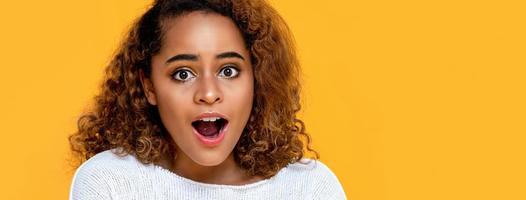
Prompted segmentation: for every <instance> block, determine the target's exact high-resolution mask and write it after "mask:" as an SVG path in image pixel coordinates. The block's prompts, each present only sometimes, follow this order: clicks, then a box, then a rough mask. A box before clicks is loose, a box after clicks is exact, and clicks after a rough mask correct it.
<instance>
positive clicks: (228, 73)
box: [219, 65, 239, 78]
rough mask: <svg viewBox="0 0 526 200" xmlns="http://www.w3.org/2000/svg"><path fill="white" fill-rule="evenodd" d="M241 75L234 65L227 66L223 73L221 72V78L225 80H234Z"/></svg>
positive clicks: (222, 70)
mask: <svg viewBox="0 0 526 200" xmlns="http://www.w3.org/2000/svg"><path fill="white" fill-rule="evenodd" d="M238 74H239V70H238V69H237V68H235V67H234V66H233V65H227V66H226V67H224V68H223V69H221V71H219V76H220V77H224V78H234V77H236V76H237V75H238Z"/></svg>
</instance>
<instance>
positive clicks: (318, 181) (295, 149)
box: [69, 0, 345, 199]
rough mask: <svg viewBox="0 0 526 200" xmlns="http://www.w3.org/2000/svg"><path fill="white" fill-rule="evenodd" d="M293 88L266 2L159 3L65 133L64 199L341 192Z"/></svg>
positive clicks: (284, 37)
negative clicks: (68, 154)
mask: <svg viewBox="0 0 526 200" xmlns="http://www.w3.org/2000/svg"><path fill="white" fill-rule="evenodd" d="M300 86H301V85H300V82H299V64H298V61H297V57H296V55H295V50H294V47H293V41H292V37H291V35H290V33H289V30H288V27H287V26H286V24H285V23H284V21H283V20H282V18H281V17H280V16H279V15H278V14H277V13H276V11H275V10H274V9H273V8H271V7H270V6H269V5H268V3H267V2H265V1H263V0H242V1H240V0H235V1H231V0H218V1H205V0H201V1H198V0H158V1H155V2H154V4H153V6H152V7H151V8H150V9H149V10H148V11H147V12H146V13H145V14H144V15H143V16H142V17H140V19H139V20H138V21H137V22H136V23H135V24H134V26H133V27H132V30H131V31H130V33H129V34H128V36H127V38H126V39H125V40H124V43H123V44H122V46H121V47H120V49H119V50H118V52H117V53H116V55H115V56H114V58H113V60H112V62H111V63H110V64H109V65H108V67H107V69H106V77H105V81H104V82H103V85H102V92H101V94H99V95H98V96H97V97H96V99H95V102H96V103H95V107H94V108H93V110H92V111H90V112H88V113H86V114H84V115H83V116H82V117H81V118H80V119H79V121H78V128H79V130H78V132H77V133H75V134H73V135H71V136H70V138H69V140H70V144H71V148H72V151H73V152H74V153H75V155H76V157H78V158H79V160H80V162H81V163H82V164H81V165H80V167H79V168H78V169H77V171H76V173H75V175H74V178H73V182H72V186H71V191H70V198H71V199H345V194H344V192H343V189H342V187H341V185H340V183H339V181H338V179H337V178H336V176H335V175H334V174H333V173H332V172H331V171H330V169H329V168H327V167H326V166H325V165H324V164H323V163H321V162H320V161H316V159H318V154H317V153H316V152H315V151H314V150H312V149H311V148H310V137H309V135H308V134H307V133H305V128H304V124H303V122H302V121H301V120H299V119H297V118H296V113H297V112H298V111H299V110H300V104H299V96H300ZM305 149H306V150H308V151H311V152H313V153H314V155H315V158H313V159H309V158H304V150H305Z"/></svg>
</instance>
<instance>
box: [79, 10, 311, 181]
mask: <svg viewBox="0 0 526 200" xmlns="http://www.w3.org/2000/svg"><path fill="white" fill-rule="evenodd" d="M192 11H205V12H214V13H218V14H221V15H223V16H227V17H229V18H231V19H232V20H233V21H234V23H235V24H236V25H237V27H238V28H239V29H240V31H241V32H242V34H243V37H244V39H245V43H246V47H247V49H248V50H249V52H250V56H251V59H252V60H253V69H254V81H255V82H254V100H253V105H254V106H253V108H252V111H251V115H250V118H249V120H248V122H247V125H246V126H245V129H244V130H243V133H242V135H241V137H240V139H239V141H238V143H237V145H236V147H235V149H234V158H235V161H236V162H237V163H238V164H239V165H240V166H241V167H242V168H243V169H245V170H246V171H247V173H248V174H250V175H258V176H262V177H271V176H273V175H275V174H276V173H277V172H278V171H279V170H280V169H281V168H283V167H285V166H286V165H287V164H289V163H294V162H297V161H300V160H301V158H303V157H304V153H306V151H309V152H311V153H314V158H315V159H318V158H319V154H318V153H317V152H316V151H314V150H313V149H312V148H311V147H310V145H311V139H310V136H309V135H308V134H307V133H306V132H305V125H304V123H303V122H302V121H301V120H300V119H298V118H296V113H297V112H298V111H299V110H300V108H301V106H300V87H301V84H300V66H299V62H298V60H297V56H296V53H295V47H294V41H293V38H292V35H291V33H290V30H289V28H288V27H287V25H286V24H285V22H284V20H283V19H282V18H281V17H280V16H279V15H278V13H277V12H276V11H275V10H274V9H273V8H272V7H271V6H270V5H269V4H268V3H267V2H266V1H265V0H208V1H207V0H157V1H155V2H154V3H153V6H151V7H150V8H149V9H148V10H147V11H146V13H144V15H142V16H141V17H140V18H139V19H138V20H137V21H136V22H135V23H134V24H133V26H132V28H131V30H130V32H129V33H128V34H127V36H126V38H125V40H124V41H123V43H122V44H121V46H120V47H119V48H118V49H117V51H116V53H115V55H114V57H113V59H112V60H111V62H110V63H109V65H108V66H107V67H106V69H105V77H104V81H103V83H102V85H101V92H100V94H98V95H97V96H95V99H94V100H95V102H94V103H95V104H94V107H93V108H91V110H89V111H87V112H85V113H83V114H82V115H81V116H80V118H79V119H78V122H77V123H78V124H77V126H78V132H76V133H74V134H73V135H70V136H69V142H70V147H71V150H72V153H73V158H74V159H75V160H77V161H78V162H76V163H75V164H73V165H74V166H75V167H78V165H80V163H82V162H84V161H86V160H87V159H89V158H90V157H92V156H94V155H95V154H97V153H99V152H101V151H105V150H108V149H113V148H117V147H120V148H119V149H120V150H121V151H120V152H119V154H120V155H126V154H134V155H135V156H136V157H137V158H138V160H140V161H141V162H142V163H145V164H148V163H155V162H159V161H160V160H161V159H162V158H164V156H168V157H171V158H173V157H172V156H174V155H175V153H176V152H174V149H175V148H174V145H175V144H174V142H173V140H172V138H171V137H170V134H169V133H168V132H167V130H166V129H165V127H164V126H163V124H162V123H161V120H160V116H159V113H158V110H157V107H155V106H153V105H150V104H149V103H148V101H147V99H146V96H145V93H144V91H143V87H142V85H141V81H140V77H139V76H140V75H139V73H140V71H142V73H144V74H145V75H146V76H148V77H149V76H150V73H151V66H150V61H151V58H152V56H153V55H155V54H156V53H158V52H159V50H160V47H161V44H162V43H161V40H162V37H163V31H162V30H163V28H162V23H163V21H164V20H166V19H170V18H174V17H177V16H179V15H183V14H185V13H189V12H192Z"/></svg>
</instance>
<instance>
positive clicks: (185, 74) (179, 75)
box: [172, 69, 195, 82]
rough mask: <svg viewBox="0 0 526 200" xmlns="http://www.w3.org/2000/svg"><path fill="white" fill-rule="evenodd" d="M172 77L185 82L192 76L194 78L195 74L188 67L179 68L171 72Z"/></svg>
mask: <svg viewBox="0 0 526 200" xmlns="http://www.w3.org/2000/svg"><path fill="white" fill-rule="evenodd" d="M172 77H173V78H174V79H175V80H178V81H182V82H186V81H188V80H190V79H192V78H195V75H194V73H192V71H190V70H188V69H181V70H177V71H176V72H174V73H173V74H172Z"/></svg>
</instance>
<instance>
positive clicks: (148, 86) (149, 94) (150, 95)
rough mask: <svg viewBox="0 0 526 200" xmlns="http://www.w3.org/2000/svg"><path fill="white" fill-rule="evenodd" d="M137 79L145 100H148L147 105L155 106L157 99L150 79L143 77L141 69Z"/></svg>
mask: <svg viewBox="0 0 526 200" xmlns="http://www.w3.org/2000/svg"><path fill="white" fill-rule="evenodd" d="M139 78H140V79H141V85H142V89H143V91H144V94H145V95H146V98H147V99H148V103H150V104H152V105H157V97H156V95H155V90H154V88H153V83H152V81H151V80H150V78H148V77H145V76H144V72H143V71H142V69H140V70H139Z"/></svg>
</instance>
